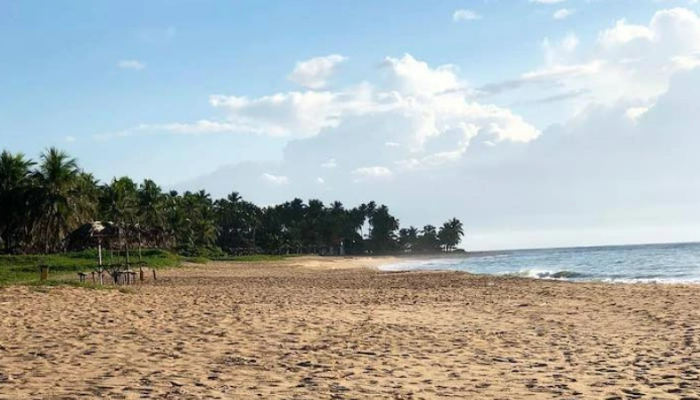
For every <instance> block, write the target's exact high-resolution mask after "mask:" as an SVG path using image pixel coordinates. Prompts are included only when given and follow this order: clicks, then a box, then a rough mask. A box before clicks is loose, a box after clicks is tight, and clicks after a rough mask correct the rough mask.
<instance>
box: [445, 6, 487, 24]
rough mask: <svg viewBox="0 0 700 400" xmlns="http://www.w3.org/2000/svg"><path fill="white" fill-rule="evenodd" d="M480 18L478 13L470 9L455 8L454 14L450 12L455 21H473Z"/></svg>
mask: <svg viewBox="0 0 700 400" xmlns="http://www.w3.org/2000/svg"><path fill="white" fill-rule="evenodd" d="M482 18H483V17H482V16H481V15H480V14H478V13H476V12H474V11H472V10H465V9H461V10H457V11H455V12H454V14H452V20H453V21H455V22H461V21H475V20H479V19H482Z"/></svg>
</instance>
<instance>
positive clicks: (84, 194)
mask: <svg viewBox="0 0 700 400" xmlns="http://www.w3.org/2000/svg"><path fill="white" fill-rule="evenodd" d="M93 221H105V223H104V224H100V226H101V227H103V226H109V227H110V230H109V232H111V233H110V234H109V235H110V236H109V237H108V238H107V237H106V236H105V240H104V241H102V237H100V239H99V240H100V241H101V242H100V243H101V244H103V245H104V246H103V247H105V248H109V249H112V250H115V251H116V250H117V249H118V250H120V251H122V252H124V251H126V250H129V249H130V250H131V251H130V254H131V259H130V261H132V262H133V261H135V259H136V256H137V254H138V253H137V252H136V251H135V249H136V248H137V247H138V249H141V248H157V249H167V250H169V251H171V252H173V253H176V254H178V255H180V256H183V257H188V259H187V260H189V261H191V262H199V263H201V262H205V261H206V259H221V260H231V261H265V260H270V259H272V257H274V256H282V255H290V254H321V255H343V254H347V255H358V254H398V253H402V254H403V253H434V252H452V251H455V250H456V246H457V245H458V244H459V243H460V241H461V239H462V236H463V235H464V228H463V225H462V223H461V222H460V221H459V220H457V219H452V220H449V221H447V222H445V223H444V224H443V225H442V226H441V227H439V228H436V227H435V226H432V225H426V226H425V227H423V229H421V230H419V229H417V228H415V227H410V228H405V229H399V228H400V226H399V220H398V219H397V218H396V217H394V216H393V215H391V213H390V211H389V208H388V207H387V206H386V205H379V204H376V203H375V202H374V201H370V202H368V203H365V204H361V205H359V206H357V207H354V208H346V207H345V206H344V205H343V204H342V203H340V202H337V201H336V202H333V203H331V204H329V205H325V204H324V203H323V202H322V201H320V200H315V199H312V200H309V201H308V202H304V201H303V200H301V199H298V198H296V199H294V200H291V201H288V202H285V203H283V204H279V205H275V206H268V207H259V206H257V205H255V204H253V203H251V202H249V201H246V200H244V199H242V198H241V196H240V195H239V194H238V193H236V192H233V193H231V194H230V195H229V196H228V197H226V198H224V199H219V200H213V199H212V198H211V196H210V195H209V193H207V192H205V191H203V190H202V191H199V192H194V193H193V192H185V193H183V194H179V193H177V192H175V191H171V192H168V193H165V192H163V190H162V189H161V188H160V187H159V186H158V185H157V184H156V183H155V182H153V181H151V180H145V181H144V182H142V183H141V184H137V183H136V182H134V181H133V180H131V179H130V178H127V177H123V178H118V179H114V180H112V181H111V182H110V183H105V184H102V183H100V182H98V181H97V180H96V179H95V178H94V177H93V176H92V175H91V174H89V173H86V172H84V171H83V170H82V169H80V167H79V165H78V162H77V161H76V160H75V159H73V158H71V157H70V156H69V155H67V154H66V153H65V152H63V151H60V150H58V149H55V148H50V149H48V150H46V151H45V152H44V153H42V154H41V155H40V157H39V159H38V162H35V161H33V160H30V159H28V158H27V157H25V156H24V155H23V154H12V153H10V152H8V151H4V152H2V153H1V154H0V253H2V254H7V256H4V258H2V259H0V282H2V281H17V280H23V279H24V278H25V277H26V276H28V275H26V274H33V273H34V272H35V269H36V268H37V265H39V264H42V263H45V264H48V265H50V266H51V267H52V270H53V271H54V272H75V271H79V270H85V269H86V268H88V267H90V266H91V265H92V263H94V262H95V259H96V258H97V256H96V254H95V252H94V251H93V252H90V251H85V252H80V253H67V252H75V251H79V250H84V249H90V248H94V247H96V246H97V239H96V238H95V234H94V233H95V232H104V231H103V230H101V229H91V228H90V227H93V228H94V227H95V226H97V224H90V225H86V224H89V223H91V222H93ZM106 221H109V223H106ZM86 226H87V227H88V229H79V228H84V227H86ZM98 236H99V235H98ZM56 253H62V254H60V255H56ZM12 254H32V255H36V254H44V255H42V256H39V255H36V256H26V257H21V258H13V256H11V255H12ZM50 254H54V255H50ZM81 254H82V255H84V257H82V256H81ZM149 254H150V255H149ZM149 254H144V257H145V258H146V260H144V261H145V262H146V263H147V264H149V265H152V266H154V265H158V263H164V264H170V265H172V264H173V263H174V262H177V261H179V259H176V260H174V259H173V258H176V257H175V256H172V255H169V256H165V254H170V253H166V252H161V253H157V254H159V255H158V256H154V253H149ZM231 257H233V258H231ZM240 257H242V258H240ZM105 262H106V263H109V261H108V260H106V261H105Z"/></svg>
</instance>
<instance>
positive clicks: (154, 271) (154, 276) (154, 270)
mask: <svg viewBox="0 0 700 400" xmlns="http://www.w3.org/2000/svg"><path fill="white" fill-rule="evenodd" d="M153 280H154V281H155V280H156V269H155V268H154V269H153Z"/></svg>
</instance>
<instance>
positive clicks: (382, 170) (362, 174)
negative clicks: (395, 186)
mask: <svg viewBox="0 0 700 400" xmlns="http://www.w3.org/2000/svg"><path fill="white" fill-rule="evenodd" d="M351 173H352V175H353V176H354V177H356V178H357V179H356V180H355V182H360V181H364V180H374V179H388V178H391V177H392V176H393V175H394V173H393V172H391V170H390V169H389V168H387V167H382V166H374V167H360V168H356V169H354V170H353V171H352V172H351Z"/></svg>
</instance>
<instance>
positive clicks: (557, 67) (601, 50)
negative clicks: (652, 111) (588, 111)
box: [481, 8, 700, 113]
mask: <svg viewBox="0 0 700 400" xmlns="http://www.w3.org/2000/svg"><path fill="white" fill-rule="evenodd" d="M580 47H581V46H580V43H579V40H578V38H577V37H576V36H575V35H574V34H568V35H566V36H565V37H564V38H563V39H561V40H559V41H554V40H550V39H545V40H544V41H543V43H542V51H543V54H544V65H543V66H541V67H540V68H538V69H536V70H533V71H530V72H527V73H525V74H523V75H522V76H521V77H520V78H518V79H513V80H510V81H504V82H499V83H495V84H490V85H486V86H484V87H483V88H481V90H482V92H484V93H486V94H491V95H495V94H500V93H504V92H508V91H513V90H520V89H523V88H525V87H527V86H530V85H537V86H538V89H540V93H539V96H540V97H542V94H541V91H551V92H550V93H548V95H547V96H545V98H559V99H565V100H567V101H568V102H569V104H570V105H571V107H569V108H570V111H569V112H573V113H577V112H580V111H581V110H583V109H585V107H586V106H587V105H588V104H590V103H595V104H607V105H613V104H615V103H617V102H618V101H621V100H632V101H635V102H636V103H638V104H641V105H644V104H650V103H653V102H654V99H655V98H656V97H658V96H659V95H661V94H662V93H664V92H665V91H666V90H667V88H668V82H669V80H670V78H671V77H672V76H673V75H674V74H675V73H677V72H679V71H687V70H691V69H694V68H698V67H700V57H699V55H700V17H698V15H697V14H696V13H695V12H693V11H691V10H688V9H684V8H673V9H668V10H660V11H658V12H656V13H655V14H654V15H653V17H652V18H651V19H650V21H649V22H648V24H632V23H630V22H628V21H627V20H619V21H617V22H616V23H615V24H614V25H613V26H612V27H610V28H609V29H605V30H602V31H601V32H600V33H599V34H598V40H597V42H596V43H595V45H594V46H592V47H589V48H587V49H580ZM567 93H578V94H581V93H585V94H586V95H585V96H565V95H563V94H567ZM519 103H520V104H523V102H522V101H520V102H519ZM541 104H545V103H541ZM547 104H548V103H547Z"/></svg>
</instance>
